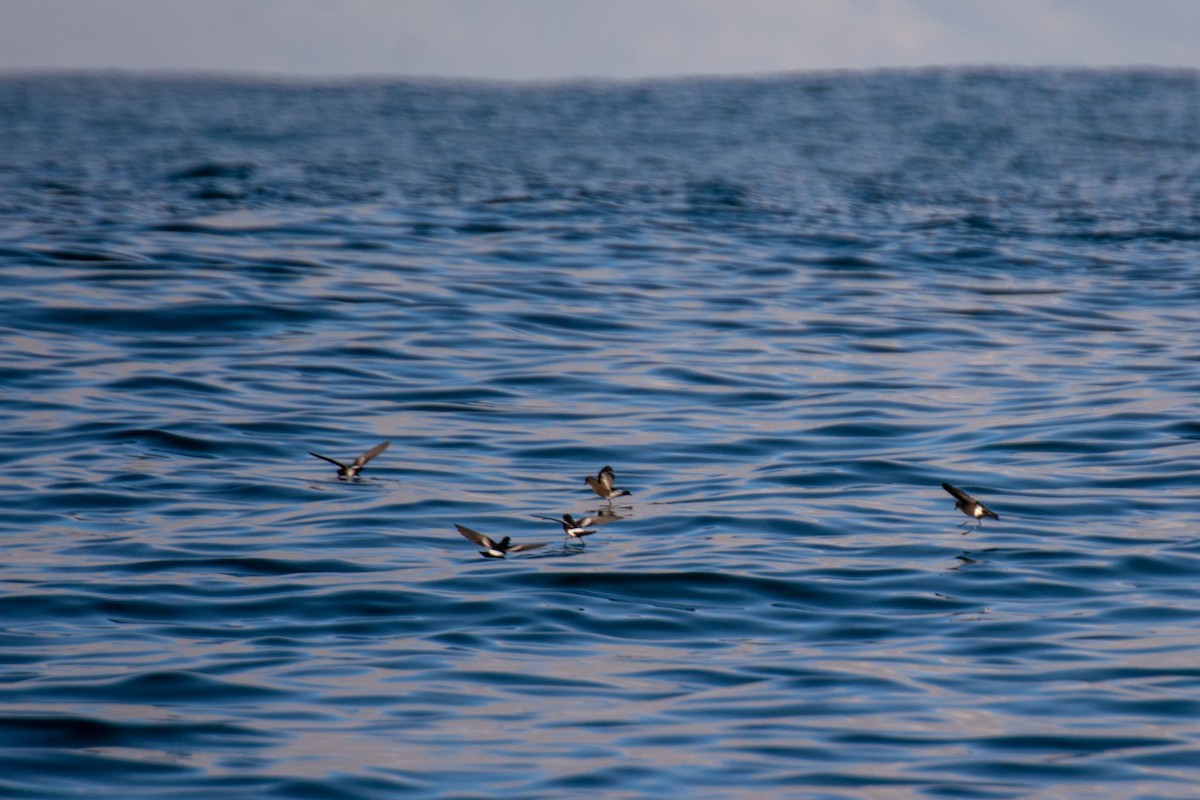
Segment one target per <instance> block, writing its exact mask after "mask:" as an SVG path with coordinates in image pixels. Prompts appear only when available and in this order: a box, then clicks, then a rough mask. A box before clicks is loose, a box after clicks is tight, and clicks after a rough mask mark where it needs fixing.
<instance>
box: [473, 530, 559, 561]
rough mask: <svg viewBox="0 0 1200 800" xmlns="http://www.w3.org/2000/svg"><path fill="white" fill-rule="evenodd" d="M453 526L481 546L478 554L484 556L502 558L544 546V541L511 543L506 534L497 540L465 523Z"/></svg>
mask: <svg viewBox="0 0 1200 800" xmlns="http://www.w3.org/2000/svg"><path fill="white" fill-rule="evenodd" d="M454 527H456V528H458V532H459V533H461V534H462V535H463V536H465V537H467V538H468V539H470V540H471V541H472V542H474V543H475V544H477V545H479V546H480V547H482V548H483V549H482V550H480V551H479V554H480V555H481V556H483V557H484V558H504V556H505V555H506V554H508V553H520V552H521V551H522V550H533V549H534V548H536V547H545V546H546V543H545V542H539V543H537V544H512V539H511V538H510V537H508V536H505V537H504V538H503V539H501V540H500V541H498V542H497V541H495V540H494V539H492V537H490V536H484V535H483V534H482V533H480V532H479V531H473V530H471V529H470V528H468V527H467V526H466V525H458V524H455V526H454Z"/></svg>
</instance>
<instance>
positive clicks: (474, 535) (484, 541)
mask: <svg viewBox="0 0 1200 800" xmlns="http://www.w3.org/2000/svg"><path fill="white" fill-rule="evenodd" d="M454 527H455V528H458V532H459V533H461V534H462V535H463V536H465V537H467V538H468V539H470V540H471V541H472V542H474V543H475V544H477V545H479V546H480V547H487V548H489V549H491V550H495V549H497V548H496V543H495V542H493V541H492V540H491V539H490V538H489V537H487V536H484V535H483V534H482V533H480V532H479V531H473V530H471V529H470V528H468V527H467V526H466V525H459V524H458V523H455V524H454Z"/></svg>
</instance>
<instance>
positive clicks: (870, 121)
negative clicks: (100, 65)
mask: <svg viewBox="0 0 1200 800" xmlns="http://www.w3.org/2000/svg"><path fill="white" fill-rule="evenodd" d="M0 142H2V143H3V146H2V147H0V190H2V191H0V298H2V300H3V304H2V308H3V312H2V315H0V342H2V348H0V392H2V397H3V404H2V405H0V420H2V423H3V424H2V425H0V466H2V467H3V471H4V476H5V481H4V491H3V510H2V511H0V542H2V548H3V549H2V551H0V557H2V562H0V703H2V704H0V796H4V797H13V798H39V799H40V798H47V799H50V798H53V799H55V800H58V799H59V798H76V797H86V798H95V797H121V798H156V799H158V798H211V797H230V798H251V797H253V798H297V799H299V798H304V799H305V800H319V799H322V798H329V799H330V800H333V799H334V798H338V799H339V800H342V799H345V798H390V797H414V798H435V797H483V796H506V797H520V798H559V797H580V796H594V797H606V798H635V797H692V798H709V797H713V798H717V797H771V798H776V797H787V798H821V799H822V800H828V799H830V798H872V800H910V799H913V798H931V799H932V798H936V799H938V800H944V799H945V798H971V799H972V800H979V799H985V800H994V799H997V798H1025V797H1045V798H1049V797H1056V798H1068V797H1069V798H1077V797H1088V798H1101V799H1102V800H1108V799H1111V798H1134V797H1136V798H1143V799H1151V798H1194V797H1196V796H1198V795H1200V495H1198V492H1197V487H1198V483H1200V480H1198V479H1200V407H1198V398H1200V335H1198V334H1200V255H1198V247H1197V243H1198V241H1200V76H1198V75H1197V74H1196V73H1194V72H1169V71H1153V70H1146V71H1111V72H1110V71H1100V72H1087V71H1050V70H1033V71H1006V70H968V69H962V70H933V71H910V72H886V71H885V72H873V73H840V74H820V75H799V76H779V77H770V78H760V79H736V80H734V79H704V80H699V79H697V80H674V81H661V82H660V81H649V82H638V83H573V84H550V85H504V84H486V83H461V82H441V81H420V82H418V81H367V80H360V81H353V82H344V83H339V82H335V83H297V82H289V81H269V80H249V79H246V80H237V79H219V78H201V77H193V78H167V77H139V76H129V75H120V74H95V75H27V76H8V77H5V78H3V79H0ZM384 440H389V441H391V447H390V448H389V449H388V450H387V451H386V452H384V453H383V454H382V455H380V456H379V457H378V458H376V459H375V460H374V461H372V462H371V463H370V464H369V465H368V467H367V469H366V470H364V472H363V475H362V480H360V481H357V482H341V481H338V480H337V479H336V476H335V474H334V472H335V470H334V468H333V467H332V465H330V464H327V463H326V462H324V461H319V460H318V459H316V458H313V457H311V456H310V455H309V454H308V453H309V451H314V452H317V453H322V454H324V455H329V456H332V457H334V458H339V459H342V460H348V459H351V458H353V457H354V456H355V455H357V454H358V453H360V452H363V451H365V450H366V449H368V448H370V447H371V446H373V445H374V444H376V443H377V442H380V441H384ZM605 464H611V465H612V466H613V468H614V469H615V471H616V478H617V485H618V486H622V487H624V488H627V489H629V490H630V491H631V492H632V494H631V495H630V496H629V497H625V498H621V499H619V500H617V501H616V502H615V503H614V504H613V510H614V511H615V512H616V513H617V514H618V515H620V516H621V519H619V520H616V521H612V522H610V523H608V524H606V525H604V526H603V527H601V528H599V529H598V531H597V533H596V534H594V535H592V536H589V537H587V538H586V539H585V540H584V541H583V542H582V543H579V542H571V541H567V540H566V539H565V537H563V535H562V532H561V530H560V529H559V527H558V525H556V523H555V522H553V521H552V520H551V521H547V520H544V519H539V518H538V516H537V515H541V516H547V517H551V518H555V517H558V516H560V515H561V514H563V513H571V514H575V515H579V514H583V513H587V512H595V511H597V510H599V509H603V508H604V506H605V504H604V503H603V502H602V501H601V500H600V498H598V497H597V496H595V495H594V494H592V493H591V492H590V490H589V489H588V488H587V487H586V486H585V485H584V482H583V478H584V476H585V475H593V474H595V473H596V471H597V470H599V469H600V468H601V467H602V466H604V465H605ZM942 482H949V483H951V484H954V485H956V486H960V487H962V488H963V489H965V490H966V491H968V492H970V493H972V494H973V495H975V496H977V497H978V498H979V499H981V500H983V501H984V502H985V503H987V504H988V505H989V506H991V507H992V508H993V509H994V510H995V511H996V512H997V513H998V514H999V515H1000V519H999V520H992V519H987V520H984V521H983V524H982V525H981V526H980V527H979V528H978V529H974V526H972V525H970V524H968V526H967V527H966V528H963V527H960V523H963V522H967V523H969V522H970V520H968V519H967V518H966V517H964V516H963V515H962V514H961V513H959V512H958V511H956V510H955V508H954V501H953V498H951V497H950V495H948V494H947V493H946V492H944V491H943V490H942V488H941V486H940V484H941V483H942ZM455 524H463V525H467V526H469V527H471V528H475V529H477V530H480V531H482V532H484V533H486V534H489V535H491V536H493V537H495V538H499V537H502V536H505V535H509V536H512V537H513V540H514V541H517V542H545V543H547V544H546V546H545V547H543V548H541V549H538V550H534V551H530V552H527V553H521V554H519V555H516V556H513V557H511V558H508V559H504V560H500V559H484V558H482V557H480V556H479V555H478V553H477V550H478V548H477V547H476V546H475V545H473V544H471V543H470V542H468V541H467V540H466V539H464V538H463V537H461V536H459V535H458V533H457V532H456V531H455V528H454V526H455ZM964 531H966V532H965V533H964Z"/></svg>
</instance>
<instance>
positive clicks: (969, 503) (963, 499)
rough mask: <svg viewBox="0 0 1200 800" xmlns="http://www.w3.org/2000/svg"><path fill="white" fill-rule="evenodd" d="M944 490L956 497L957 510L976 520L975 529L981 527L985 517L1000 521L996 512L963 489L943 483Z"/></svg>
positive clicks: (955, 505) (965, 523)
mask: <svg viewBox="0 0 1200 800" xmlns="http://www.w3.org/2000/svg"><path fill="white" fill-rule="evenodd" d="M942 488H943V489H945V490H946V491H947V492H949V493H950V494H952V495H954V507H955V508H957V509H958V510H959V511H961V512H963V513H964V514H966V515H967V516H968V517H973V518H974V519H975V528H978V527H979V526H980V525H982V524H983V518H984V517H991V518H992V519H1000V515H999V514H997V513H996V512H995V511H992V510H991V509H990V508H988V507H987V506H985V505H984V504H983V503H981V502H979V501H978V500H976V499H975V498H974V497H971V495H969V494H967V493H966V492H964V491H963V490H962V489H958V488H956V487H954V486H951V485H950V484H948V483H943V484H942ZM962 524H963V525H967V524H969V523H968V522H964V523H962ZM975 528H972V530H974V529H975ZM963 533H966V531H963Z"/></svg>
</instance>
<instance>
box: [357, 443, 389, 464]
mask: <svg viewBox="0 0 1200 800" xmlns="http://www.w3.org/2000/svg"><path fill="white" fill-rule="evenodd" d="M389 444H391V442H381V443H380V444H377V445H375V446H374V447H372V448H371V449H370V450H368V451H367V452H365V453H363V454H362V455H361V456H359V457H358V458H356V459H354V466H356V467H358V468H359V469H362V468H363V467H365V466H366V465H367V462H368V461H370V460H371V459H372V458H374V457H375V456H377V455H379V454H380V453H382V452H383V451H384V450H387V449H388V445H389Z"/></svg>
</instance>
